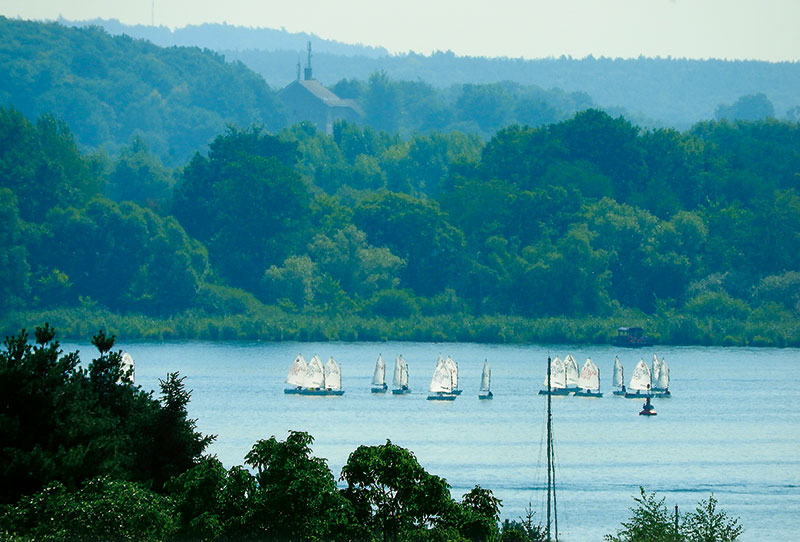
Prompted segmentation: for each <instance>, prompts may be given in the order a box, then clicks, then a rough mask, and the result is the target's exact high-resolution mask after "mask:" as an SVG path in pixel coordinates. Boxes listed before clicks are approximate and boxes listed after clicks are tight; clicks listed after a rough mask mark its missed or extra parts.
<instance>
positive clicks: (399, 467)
mask: <svg viewBox="0 0 800 542" xmlns="http://www.w3.org/2000/svg"><path fill="white" fill-rule="evenodd" d="M340 479H341V480H344V481H346V482H347V488H346V489H345V490H344V495H345V497H346V498H347V499H348V500H349V501H350V502H351V503H353V506H354V508H355V514H356V518H357V520H358V521H359V522H361V523H363V524H364V525H366V526H367V527H368V529H369V530H370V531H371V532H372V533H374V536H377V537H379V538H380V539H382V540H384V541H390V540H397V539H398V537H399V536H400V535H401V534H402V533H404V532H410V531H414V530H419V529H425V528H428V527H430V526H434V525H437V524H439V523H441V522H442V520H443V518H446V517H447V516H448V514H450V513H451V510H452V507H453V506H454V503H453V500H452V497H450V491H449V486H448V484H447V482H446V481H445V480H444V479H442V478H439V477H438V476H435V475H432V474H428V473H427V472H426V471H425V469H424V468H422V466H421V465H420V464H419V462H417V459H416V457H414V454H413V453H412V452H410V451H409V450H406V449H405V448H401V447H400V446H397V445H395V444H392V443H391V441H389V440H387V441H386V444H382V445H379V446H359V447H358V448H357V449H356V450H355V451H354V452H353V453H351V454H350V457H348V459H347V463H346V464H345V466H344V467H342V475H341V478H340Z"/></svg>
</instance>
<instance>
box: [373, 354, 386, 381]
mask: <svg viewBox="0 0 800 542" xmlns="http://www.w3.org/2000/svg"><path fill="white" fill-rule="evenodd" d="M384 384H386V364H385V363H384V362H383V356H381V355H380V354H378V361H376V362H375V373H373V375H372V385H373V386H383V385H384Z"/></svg>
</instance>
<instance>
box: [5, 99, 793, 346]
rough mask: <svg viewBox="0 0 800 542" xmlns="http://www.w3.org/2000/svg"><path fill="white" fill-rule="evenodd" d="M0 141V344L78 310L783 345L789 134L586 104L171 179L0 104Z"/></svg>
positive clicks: (316, 332) (501, 334) (203, 162)
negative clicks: (555, 119)
mask: <svg viewBox="0 0 800 542" xmlns="http://www.w3.org/2000/svg"><path fill="white" fill-rule="evenodd" d="M0 138H2V140H3V141H4V142H5V143H4V145H3V146H2V148H0V187H2V188H0V213H2V215H3V218H4V220H3V223H4V224H5V228H4V230H3V236H2V238H0V248H1V249H2V251H1V252H0V256H1V257H2V258H3V263H4V265H3V267H2V270H0V273H2V274H3V277H2V278H3V280H2V281H0V299H2V304H0V307H2V310H3V313H4V316H3V318H4V322H5V324H4V325H5V326H6V329H10V330H13V329H14V328H15V327H20V326H21V325H29V324H26V322H29V320H30V319H35V318H43V317H47V318H51V317H53V318H54V319H53V320H50V321H54V322H59V324H58V325H59V326H62V325H63V326H64V328H65V329H67V330H69V331H82V332H83V333H84V334H85V333H86V330H85V329H84V330H80V329H77V328H73V324H75V323H76V321H77V322H78V324H79V325H80V323H79V321H81V320H83V319H84V318H86V314H87V312H88V313H89V314H91V313H93V312H94V313H97V314H123V315H128V316H129V318H128V319H127V320H126V321H125V322H126V323H127V324H130V325H122V326H121V327H120V328H119V331H120V332H121V330H122V329H123V328H124V329H129V330H134V329H144V330H145V331H143V332H142V335H140V336H147V337H157V336H159V335H162V334H163V335H162V336H165V337H172V336H187V333H191V332H192V330H193V331H196V332H197V335H194V336H198V335H199V336H203V337H208V338H214V335H215V334H221V336H224V337H229V336H230V335H231V334H230V333H229V332H224V333H222V332H221V330H222V329H224V328H230V327H231V325H234V324H232V322H236V324H235V325H237V326H240V330H239V331H238V332H236V333H235V334H234V335H235V336H233V337H231V338H237V337H242V335H244V336H245V337H249V336H250V335H252V334H257V333H259V332H263V333H264V336H263V338H271V339H279V338H291V339H304V338H312V337H313V338H315V339H326V338H327V339H337V338H344V337H349V338H356V339H358V338H362V339H363V338H370V339H385V338H413V339H417V340H424V339H431V340H433V339H435V340H455V339H459V340H498V341H520V340H537V338H540V339H543V338H550V337H552V336H553V335H556V336H558V334H553V333H551V332H550V331H548V330H552V329H553V328H558V327H559V325H561V326H562V327H563V328H564V329H565V331H563V332H561V333H560V335H562V336H564V335H566V336H567V338H570V339H575V340H583V341H597V342H604V341H605V340H607V338H608V336H609V334H611V333H613V328H614V327H616V325H622V324H633V323H643V324H645V325H646V327H648V329H649V330H650V331H652V332H654V333H655V334H656V335H658V336H660V338H661V340H662V341H664V342H671V343H678V344H686V343H701V344H755V345H796V344H800V331H799V330H798V324H797V321H798V320H797V316H798V314H799V313H800V293H799V292H800V260H799V258H800V246H798V245H799V244H800V235H798V232H800V195H798V189H797V172H799V171H800V164H798V161H799V159H798V156H797V153H796V149H797V148H798V139H800V129H799V128H798V125H797V124H795V123H783V122H778V121H774V120H773V121H762V122H737V123H729V122H708V123H701V124H698V125H697V126H695V127H694V128H693V129H692V130H690V131H687V132H684V133H681V132H677V131H674V130H642V129H640V128H638V127H636V126H635V125H632V124H631V123H630V122H628V121H627V120H625V119H624V118H621V117H618V118H613V117H611V116H609V115H608V114H606V113H603V112H600V111H596V110H586V111H584V112H581V113H578V114H577V115H575V116H574V117H573V118H571V119H569V120H566V121H562V122H559V123H554V124H549V125H546V126H543V127H540V128H531V127H522V126H512V127H509V128H507V129H503V130H501V131H499V132H497V134H496V135H495V136H494V137H493V138H492V139H491V140H490V141H489V142H488V143H487V144H484V143H483V142H482V141H481V140H480V139H478V138H476V137H473V136H467V135H464V134H462V133H459V132H452V133H447V134H443V133H433V134H429V135H417V136H414V137H412V138H410V139H402V138H400V137H399V136H398V135H397V134H391V133H388V132H383V131H376V130H373V129H371V128H361V127H359V126H355V125H351V124H346V123H339V124H337V125H336V127H335V129H334V133H333V135H332V136H327V135H325V134H322V133H320V132H318V131H317V130H316V129H314V128H313V127H312V126H310V125H305V124H303V125H296V126H293V127H291V128H289V129H286V130H283V131H282V132H280V133H279V134H278V135H270V134H269V133H267V132H266V131H264V130H263V129H261V128H259V127H257V126H251V127H249V128H244V129H241V128H235V127H229V128H228V130H227V131H226V132H225V133H224V134H221V135H218V136H217V137H216V139H215V140H214V141H213V142H212V144H211V145H210V147H209V151H208V153H207V154H199V153H198V154H196V155H195V156H194V158H193V159H192V160H191V161H190V162H189V163H188V164H187V165H186V166H185V167H184V168H182V169H180V170H176V171H175V172H174V175H173V176H171V175H170V174H169V171H168V170H167V169H166V168H164V166H163V165H161V164H160V162H159V161H158V160H157V159H156V158H154V157H153V156H152V154H150V152H149V151H148V149H147V147H146V145H145V144H144V142H143V141H141V140H136V141H134V143H133V144H132V145H131V146H130V147H127V148H125V149H124V150H123V152H122V153H121V155H120V156H119V158H118V159H117V160H116V161H115V162H114V161H108V160H106V161H103V160H100V159H98V158H97V157H96V156H85V155H81V154H80V153H79V152H78V150H77V147H76V145H75V142H74V140H73V138H72V136H71V134H70V132H69V129H68V128H67V126H66V125H65V124H64V123H62V122H60V121H57V120H55V119H54V118H53V117H50V116H45V117H42V118H40V119H39V120H38V121H37V122H36V124H32V123H30V122H29V121H28V120H27V119H26V118H25V117H24V116H23V115H22V114H21V113H20V112H18V111H17V110H15V109H10V110H4V109H0ZM107 196H111V197H113V198H117V199H118V200H120V201H114V200H112V199H109V198H108V197H107ZM122 200H124V201H122ZM20 311H23V312H20ZM24 311H32V312H24ZM78 314H80V315H82V316H80V317H78V316H77V315H78ZM59 315H61V316H59ZM70 315H72V316H70ZM566 321H571V322H573V324H570V325H567V324H566V323H565V322H566ZM153 322H155V323H153ZM175 322H183V323H184V324H188V325H186V326H185V327H184V326H183V325H182V324H179V325H178V329H175V327H176V326H175ZM401 322H404V323H405V324H404V325H396V324H397V323H401ZM559 322H560V324H559ZM101 323H102V322H101ZM598 323H599V324H598ZM459 324H460V325H459ZM472 324H476V325H475V326H474V327H472ZM83 325H85V323H84V324H83ZM148 327H149V328H150V329H151V331H146V329H147V328H148ZM181 327H182V329H181ZM598 327H599V328H600V329H598ZM152 329H155V331H154V332H153V331H152ZM358 330H363V331H364V333H363V334H360V333H359V332H358ZM515 330H522V331H519V332H517V331H515ZM536 330H541V334H537V333H536ZM117 331H118V329H117V328H115V329H114V332H117ZM189 336H192V335H189Z"/></svg>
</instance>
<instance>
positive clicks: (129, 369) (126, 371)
mask: <svg viewBox="0 0 800 542" xmlns="http://www.w3.org/2000/svg"><path fill="white" fill-rule="evenodd" d="M120 369H122V374H121V375H120V376H119V379H117V384H122V383H128V384H133V383H134V382H135V380H136V363H135V362H134V361H133V356H131V355H130V354H129V353H128V352H122V362H121V363H120Z"/></svg>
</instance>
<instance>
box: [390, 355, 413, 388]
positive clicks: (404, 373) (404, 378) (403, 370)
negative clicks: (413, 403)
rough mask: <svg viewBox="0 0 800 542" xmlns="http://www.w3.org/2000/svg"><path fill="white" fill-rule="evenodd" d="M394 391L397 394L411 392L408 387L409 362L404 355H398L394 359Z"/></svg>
mask: <svg viewBox="0 0 800 542" xmlns="http://www.w3.org/2000/svg"><path fill="white" fill-rule="evenodd" d="M392 385H393V386H395V387H394V388H392V393H393V394H395V395H405V394H407V393H411V390H410V389H408V364H407V363H406V360H404V359H403V356H397V358H395V360H394V376H393V377H392Z"/></svg>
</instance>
